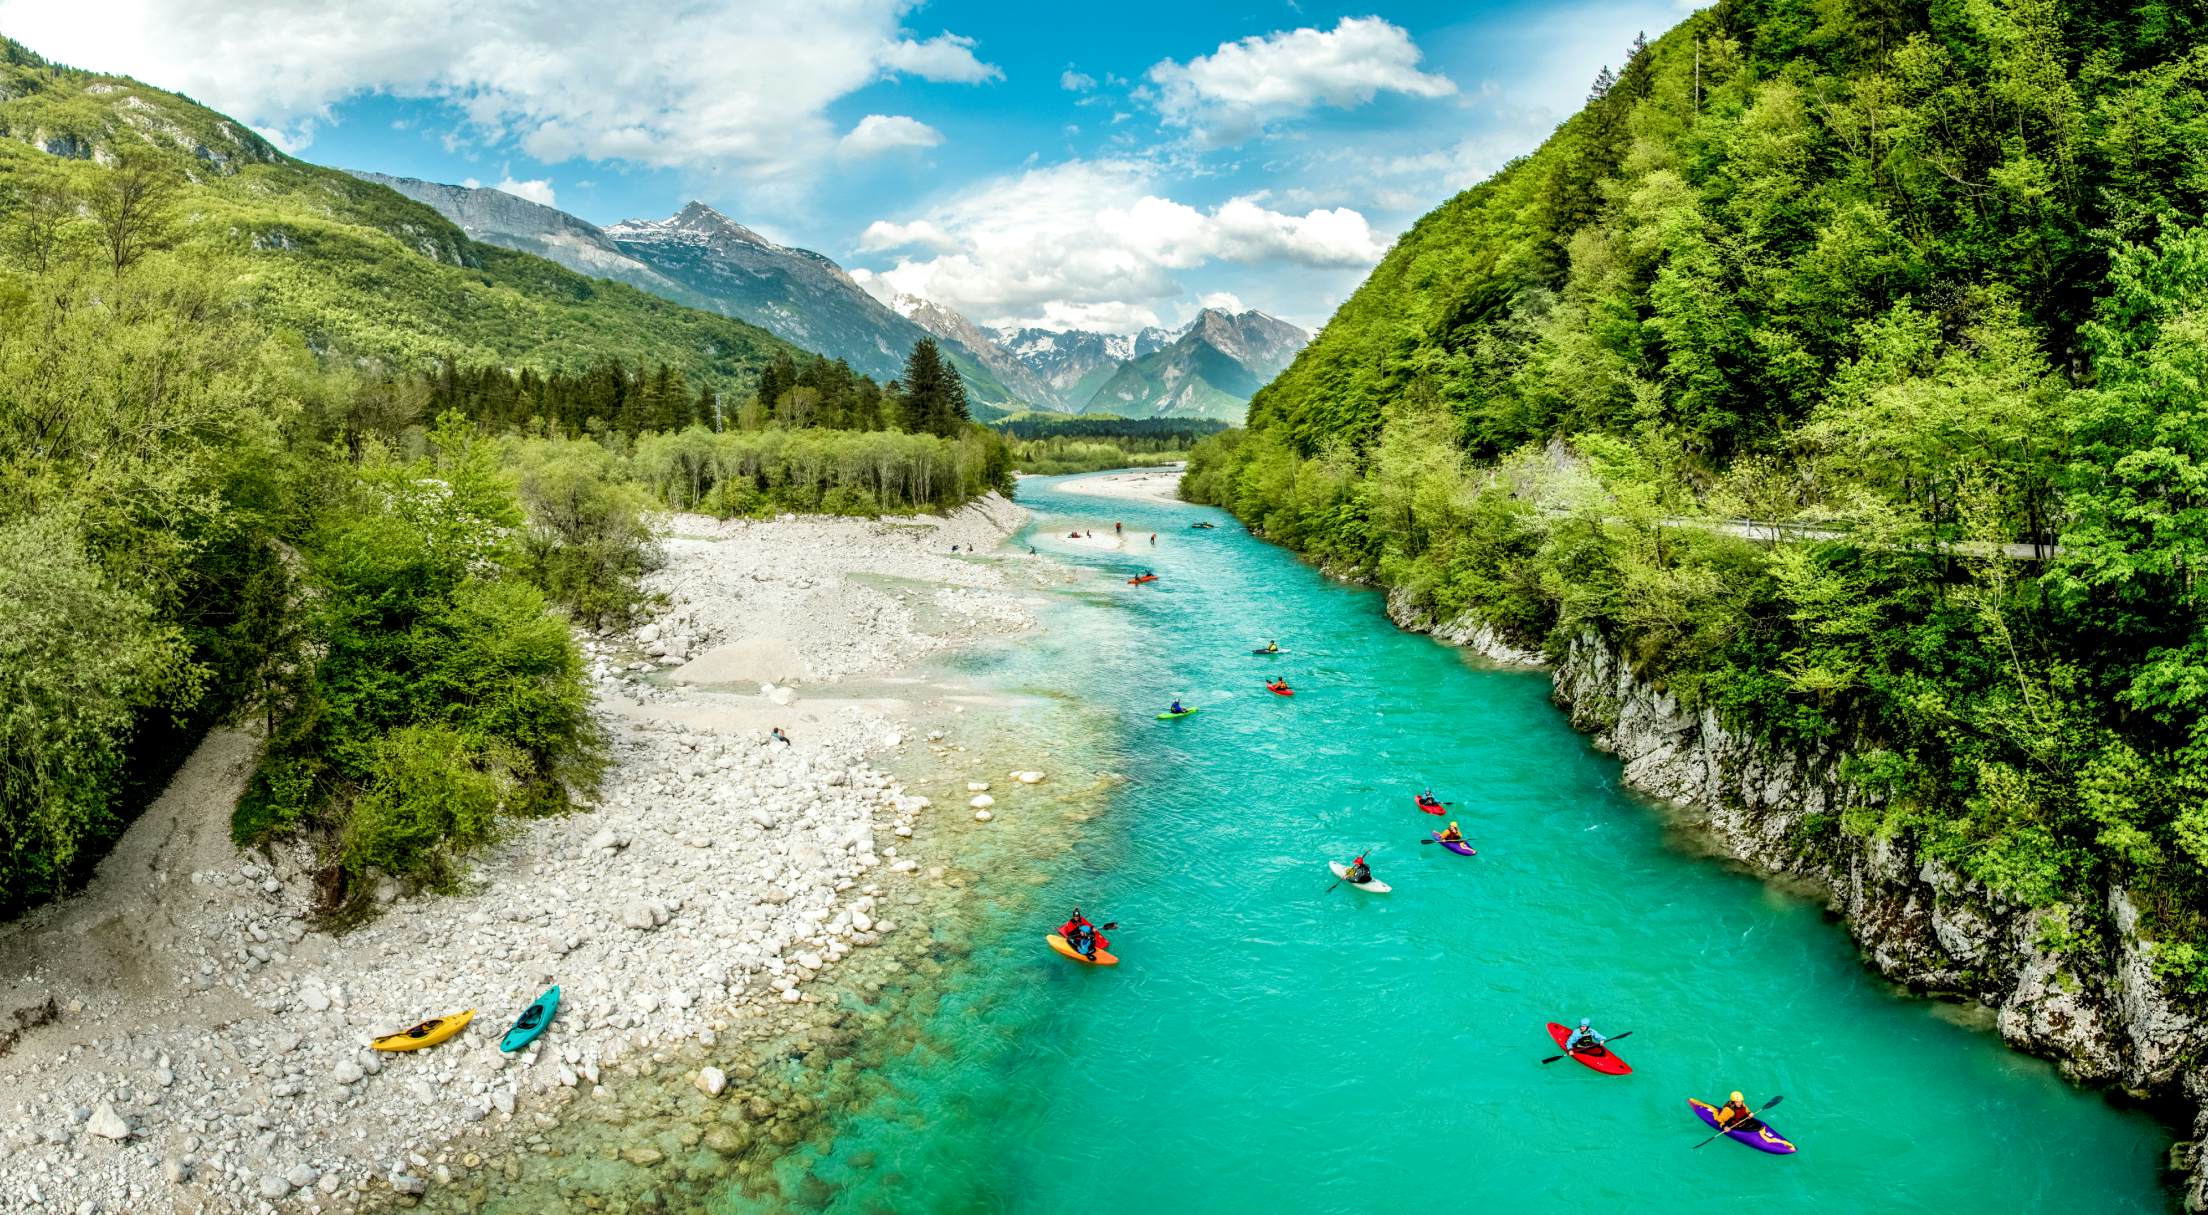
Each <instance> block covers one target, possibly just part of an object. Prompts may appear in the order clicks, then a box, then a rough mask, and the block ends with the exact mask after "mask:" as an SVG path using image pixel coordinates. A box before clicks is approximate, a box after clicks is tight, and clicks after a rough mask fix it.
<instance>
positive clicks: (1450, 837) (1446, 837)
mask: <svg viewBox="0 0 2208 1215" xmlns="http://www.w3.org/2000/svg"><path fill="white" fill-rule="evenodd" d="M1441 842H1442V843H1444V844H1461V843H1463V842H1464V832H1462V831H1459V830H1457V824H1456V820H1454V819H1451V820H1450V822H1449V829H1448V830H1447V831H1444V832H1442V833H1441ZM1579 1024H1580V1027H1581V1028H1582V1029H1584V1028H1586V1025H1587V1022H1585V1021H1581V1022H1580V1023H1579ZM1595 1041H1597V1042H1600V1041H1602V1035H1600V1034H1597V1035H1595Z"/></svg>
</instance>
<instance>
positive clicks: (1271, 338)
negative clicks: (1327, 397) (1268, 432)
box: [1080, 308, 1311, 423]
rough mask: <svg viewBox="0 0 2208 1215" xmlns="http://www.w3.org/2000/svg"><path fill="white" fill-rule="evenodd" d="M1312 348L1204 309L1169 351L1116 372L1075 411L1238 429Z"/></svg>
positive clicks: (1286, 328) (1258, 319) (1282, 331)
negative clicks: (1276, 380) (1255, 400)
mask: <svg viewBox="0 0 2208 1215" xmlns="http://www.w3.org/2000/svg"><path fill="white" fill-rule="evenodd" d="M1310 340H1311V335H1309V334H1307V333H1305V332H1304V331H1303V330H1302V329H1299V328H1297V327H1296V326H1294V325H1291V324H1289V323H1288V322H1286V321H1283V320H1280V319H1279V318H1277V317H1271V316H1267V315H1266V314H1264V313H1262V312H1256V311H1251V312H1241V313H1231V312H1226V311H1223V310H1221V309H1217V308H1206V309H1204V310H1203V311H1202V312H1200V313H1198V314H1197V316H1196V319H1195V320H1193V321H1191V322H1189V324H1188V326H1187V328H1185V329H1182V330H1181V331H1180V332H1179V333H1178V334H1177V335H1176V336H1175V337H1174V338H1173V340H1172V342H1171V343H1169V344H1167V345H1164V346H1162V347H1159V348H1157V349H1154V350H1150V351H1148V352H1146V353H1143V354H1140V355H1138V356H1136V357H1135V358H1133V359H1130V360H1128V361H1127V362H1125V363H1122V364H1120V366H1119V368H1118V369H1117V370H1116V371H1114V372H1113V373H1112V375H1111V376H1110V378H1108V379H1106V380H1105V381H1104V382H1103V383H1101V384H1099V385H1098V386H1097V388H1096V390H1095V391H1094V392H1092V393H1091V394H1090V396H1089V399H1088V400H1086V401H1084V402H1082V404H1081V406H1080V409H1081V412H1083V413H1109V414H1118V415H1120V416H1122V417H1130V418H1147V417H1180V418H1214V419H1217V420H1219V421H1223V422H1236V423H1239V422H1240V421H1241V420H1242V415H1243V412H1244V411H1245V410H1246V409H1247V408H1248V407H1249V403H1250V398H1251V397H1252V396H1254V395H1255V394H1256V393H1257V390H1258V389H1260V388H1262V387H1264V386H1265V384H1266V382H1267V381H1269V380H1271V379H1272V378H1273V377H1274V376H1276V375H1278V374H1280V372H1281V371H1282V370H1283V369H1285V368H1286V367H1287V366H1288V364H1289V363H1291V362H1293V361H1294V360H1295V357H1296V352H1297V351H1299V350H1302V349H1303V348H1304V346H1305V345H1306V344H1307V343H1308V342H1309V341H1310Z"/></svg>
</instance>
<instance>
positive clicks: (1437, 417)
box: [1184, 0, 2208, 997]
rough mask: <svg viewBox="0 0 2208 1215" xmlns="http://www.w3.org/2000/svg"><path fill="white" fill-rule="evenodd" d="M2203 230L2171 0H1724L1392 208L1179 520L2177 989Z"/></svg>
mask: <svg viewBox="0 0 2208 1215" xmlns="http://www.w3.org/2000/svg"><path fill="white" fill-rule="evenodd" d="M2204 201H2208V7H2204V6H2202V5H2200V4H2197V3H2143V4H2137V3H2123V4H2116V3H2051V2H2048V0H1938V2H1935V3H1929V4H1927V3H1910V2H1905V0H1894V2H1881V3H1864V4H1829V3H1819V2H1813V0H1726V2H1724V3H1720V4H1718V5H1716V6H1715V7H1713V8H1711V9H1708V10H1706V11H1704V12H1701V13H1698V14H1696V15H1694V16H1693V17H1691V18H1689V19H1688V20H1686V21H1685V22H1684V23H1683V24H1682V25H1680V26H1679V27H1678V28H1677V29H1675V30H1673V31H1672V32H1670V33H1669V34H1667V35H1665V36H1664V37H1663V38H1662V39H1660V40H1659V41H1657V42H1656V43H1654V44H1653V45H1647V46H1636V47H1635V48H1633V51H1632V53H1631V54H1630V56H1629V57H1628V58H1627V59H1626V61H1625V62H1624V65H1623V67H1622V68H1620V69H1619V70H1617V71H1616V72H1614V73H1613V72H1610V71H1607V70H1606V71H1605V72H1604V74H1603V76H1602V78H1601V79H1599V80H1597V81H1596V82H1595V86H1594V89H1593V93H1592V95H1591V96H1590V98H1589V100H1588V103H1587V105H1586V107H1585V109H1583V110H1582V111H1581V112H1580V113H1579V114H1577V115H1576V116H1574V117H1573V118H1572V119H1570V120H1569V121H1568V122H1566V123H1565V124H1564V125H1563V126H1562V127H1561V128H1560V129H1559V130H1558V131H1557V132H1556V134H1555V135H1554V136H1553V137H1552V138H1551V139H1550V140H1549V141H1548V142H1547V143H1546V144H1544V145H1543V146H1542V147H1541V148H1540V149H1539V150H1538V151H1537V152H1535V153H1534V154H1533V155H1531V156H1529V157H1527V158H1525V159H1523V160H1520V161H1518V162H1516V163H1514V164H1512V165H1511V166H1509V167H1508V168H1507V169H1505V170H1504V171H1502V172H1501V173H1499V174H1497V175H1496V176H1495V177H1494V178H1492V179H1491V180H1489V181H1487V182H1484V183H1482V184H1480V185H1478V186H1477V187H1475V188H1473V189H1471V190H1468V191H1466V192H1465V193H1463V194H1461V195H1459V196H1457V197H1456V198H1454V199H1451V200H1450V201H1448V202H1447V203H1445V204H1444V205H1442V206H1441V207H1440V208H1439V209H1437V210H1435V211H1434V212H1433V213H1431V214H1429V215H1427V216H1426V217H1425V218H1424V219H1422V220H1420V221H1419V222H1418V224H1417V225H1415V226H1414V227H1413V228H1412V229H1411V231H1409V232H1408V233H1406V234H1405V235H1404V236H1403V237H1402V238H1401V240H1400V241H1399V242H1398V243H1397V245H1396V246H1395V248H1394V249H1393V250H1392V251H1391V252H1390V253H1389V254H1388V256H1387V258H1386V259H1385V260H1384V261H1383V263H1382V264H1381V265H1380V266H1379V268H1378V269H1377V270H1375V271H1374V273H1373V274H1372V276H1371V278H1370V279H1369V280H1368V281H1367V282H1366V283H1365V284H1364V286H1363V287H1362V288H1361V289H1360V290H1359V291H1358V292H1357V293H1356V294H1355V295H1354V296H1353V297H1352V298H1351V299H1350V300H1349V301H1348V302H1347V303H1345V304H1344V305H1343V307H1342V308H1341V310H1340V311H1339V313H1338V314H1337V315H1336V316H1335V317H1334V318H1333V320H1332V321H1331V322H1330V323H1329V324H1328V325H1327V327H1326V328H1325V330H1324V331H1323V332H1322V333H1321V334H1320V335H1319V337H1318V338H1317V339H1316V340H1315V341H1314V342H1313V343H1312V345H1311V346H1310V347H1309V348H1308V349H1307V350H1306V351H1305V352H1304V353H1303V354H1302V355H1301V357H1299V358H1298V359H1297V360H1296V362H1295V364H1294V365H1293V366H1292V367H1291V368H1290V369H1289V370H1288V371H1287V372H1285V373H1284V374H1282V375H1281V376H1280V377H1279V378H1278V379H1277V380H1275V381H1274V382H1273V383H1272V384H1270V385H1269V386H1267V387H1266V388H1265V389H1264V390H1263V391H1262V392H1261V393H1260V394H1259V395H1258V396H1257V397H1256V399H1255V400H1254V401H1253V403H1252V406H1251V410H1250V421H1249V427H1248V430H1247V431H1246V432H1231V433H1229V434H1228V435H1225V436H1221V437H1220V438H1218V439H1213V440H1208V441H1207V442H1206V443H1205V444H1204V445H1202V446H1201V447H1200V448H1199V449H1198V452H1197V455H1196V460H1195V463H1194V466H1193V468H1192V471H1191V473H1190V474H1189V477H1188V479H1187V482H1186V484H1185V486H1184V489H1185V492H1187V493H1188V494H1189V495H1190V496H1192V497H1195V498H1198V499H1200V500H1205V501H1211V502H1217V503H1221V504H1224V505H1226V506H1228V507H1230V508H1231V509H1233V510H1234V511H1236V512H1237V513H1239V514H1240V515H1241V516H1242V517H1243V518H1245V519H1247V520H1249V521H1250V522H1251V523H1252V524H1253V525H1255V526H1257V527H1258V528H1260V529H1261V530H1262V531H1263V532H1264V533H1265V534H1267V535H1269V536H1271V537H1273V538H1275V539H1278V540H1280V541H1282V542H1284V543H1287V544H1290V545H1293V546H1296V547H1298V548H1300V549H1301V550H1303V551H1305V552H1307V553H1308V554H1310V555H1311V556H1312V557H1313V558H1314V559H1316V560H1318V561H1321V562H1323V563H1325V564H1327V565H1329V566H1331V567H1334V568H1337V569H1341V570H1344V571H1350V572H1355V573H1357V574H1361V575H1364V576H1368V577H1373V578H1377V579H1379V580H1381V581H1383V582H1385V583H1387V584H1389V585H1390V586H1391V587H1393V588H1395V589H1396V591H1397V593H1398V595H1399V597H1400V599H1399V602H1400V603H1403V604H1404V605H1405V606H1406V607H1407V609H1408V610H1409V611H1410V612H1411V613H1412V614H1420V615H1428V616H1431V617H1433V618H1438V619H1445V620H1446V619H1453V618H1463V617H1467V616H1469V617H1470V618H1471V619H1475V620H1479V621H1484V622H1487V623H1489V624H1492V625H1494V626H1496V627H1497V628H1499V629H1500V630H1501V631H1502V632H1503V633H1504V634H1505V635H1506V636H1507V637H1509V638H1511V639H1513V640H1514V641H1516V642H1517V643H1518V644H1522V645H1530V646H1535V647H1541V646H1547V647H1551V648H1552V649H1554V648H1556V647H1560V646H1562V645H1563V644H1565V643H1567V642H1568V641H1569V640H1570V639H1571V638H1574V637H1577V636H1579V635H1581V634H1583V633H1585V632H1587V631H1590V630H1591V631H1594V632H1597V633H1599V634H1601V635H1602V636H1604V637H1606V638H1607V639H1609V640H1610V641H1611V643H1613V644H1614V645H1616V646H1618V647H1619V648H1621V649H1622V650H1623V651H1624V652H1625V653H1626V654H1627V655H1628V656H1629V657H1630V658H1631V660H1632V661H1633V662H1634V663H1636V664H1637V665H1638V667H1639V670H1640V673H1641V675H1642V677H1643V678H1644V679H1646V680H1649V681H1653V682H1655V683H1656V684H1658V685H1659V686H1662V687H1664V688H1666V689H1668V690H1670V691H1672V692H1674V693H1676V694H1677V695H1678V696H1680V697H1681V698H1683V699H1684V700H1685V701H1686V702H1687V703H1688V704H1689V705H1690V706H1707V707H1710V708H1713V709H1715V710H1716V712H1717V713H1718V714H1719V716H1720V718H1721V719H1722V720H1723V721H1724V722H1725V723H1726V725H1727V726H1728V727H1729V728H1733V729H1736V730H1742V731H1746V732H1749V733H1751V734H1753V735H1755V736H1758V737H1761V738H1763V739H1765V740H1767V741H1769V742H1771V743H1775V744H1780V745H1783V746H1787V747H1791V748H1797V749H1800V750H1803V751H1806V752H1811V753H1816V752H1819V751H1820V750H1821V749H1824V748H1831V749H1832V752H1834V753H1846V754H1848V755H1850V756H1851V757H1852V758H1851V759H1850V760H1849V762H1848V763H1847V765H1846V769H1845V770H1846V772H1847V774H1848V775H1849V776H1850V777H1851V778H1852V779H1853V780H1854V781H1855V783H1856V785H1857V788H1858V790H1859V793H1860V796H1859V797H1858V798H1857V799H1856V800H1855V804H1854V806H1853V808H1852V809H1851V810H1849V812H1848V813H1847V814H1846V815H1844V816H1840V817H1839V818H1837V819H1836V818H1834V817H1833V816H1829V815H1828V816H1823V817H1822V818H1821V819H1820V820H1818V824H1817V830H1818V831H1821V832H1827V833H1838V832H1846V833H1852V834H1855V835H1859V836H1870V835H1889V836H1896V837H1901V838H1906V839H1907V840H1909V841H1911V842H1912V843H1914V844H1915V845H1916V846H1917V847H1918V848H1919V850H1920V852H1921V854H1922V855H1925V856H1927V857H1930V858H1932V859H1936V860H1939V861H1941V862H1943V863H1945V864H1947V865H1950V866H1952V867H1953V868H1954V869H1955V870H1956V871H1958V872H1960V873H1962V874H1964V875H1965V876H1966V877H1967V878H1969V879H1974V880H1976V881H1979V882H1983V883H1984V884H1985V885H1986V887H1988V888H1989V889H1991V890H1992V891H1993V892H1994V893H1995V894H1996V895H1997V896H1999V897H2001V898H2003V899H2005V900H2008V901H2010V902H2013V903H2018V904H2022V905H2025V906H2029V907H2036V908H2041V909H2044V911H2043V914H2042V915H2041V916H2040V918H2039V931H2040V933H2041V937H2042V942H2043V943H2044V944H2046V945H2048V946H2050V947H2053V948H2056V949H2058V950H2059V949H2069V948H2092V947H2094V942H2096V941H2098V940H2104V939H2105V934H2107V933H2108V932H2110V931H2111V929H2110V926H2109V923H2108V918H2107V917H2108V915H2109V913H2108V910H2107V908H2108V906H2109V901H2110V900H2109V898H2108V895H2107V892H2108V891H2109V890H2110V889H2112V888H2118V887H2120V888H2123V889H2125V890H2128V891H2129V892H2130V898H2132V899H2133V900H2136V901H2137V902H2138V903H2139V905H2140V906H2141V907H2142V909H2143V910H2142V919H2141V922H2140V925H2139V931H2140V932H2142V933H2144V934H2145V935H2146V936H2147V937H2148V938H2149V939H2151V940H2153V941H2154V942H2155V944H2154V945H2153V947H2152V955H2153V957H2154V960H2155V965H2156V968H2157V970H2158V971H2159V973H2160V974H2161V976H2162V977H2163V979H2164V980H2165V981H2167V982H2168V983H2170V984H2171V985H2172V986H2173V987H2175V988H2177V989H2180V990H2189V991H2190V992H2192V993H2193V994H2194V995H2195V996H2196V997H2198V996H2208V918H2204V911H2208V713H2204V709H2208V701H2204V700H2203V697H2202V690H2203V689H2204V688H2208V616H2204V608H2208V596H2204V594H2203V590H2202V586H2201V580H2200V577H2199V571H2200V569H2201V568H2202V565H2203V562H2204V560H2208V519H2204V516H2203V514H2202V507H2201V502H2200V493H2201V491H2200V482H2201V480H2202V478H2203V473H2202V468H2203V461H2208V231H2204V230H2203V228H2202V226H2201V224H2202V208H2203V205H2204ZM1740 518H1755V519H1765V520H1771V519H1776V520H1785V521H1792V522H1794V523H1797V524H1800V525H1802V526H1800V527H1798V528H1797V529H1796V530H1795V531H1794V532H1793V533H1792V536H1793V538H1792V539H1790V540H1787V541H1784V542H1779V543H1769V542H1763V543H1757V542H1751V541H1750V540H1747V539H1743V538H1740V537H1739V536H1737V535H1735V534H1732V533H1731V532H1729V531H1728V529H1727V528H1726V527H1725V526H1723V524H1724V523H1725V521H1727V520H1734V519H1740ZM1734 530H1738V529H1734ZM1834 838H1837V837H1834ZM1796 843H1797V844H1798V846H1799V847H1801V848H1803V849H1808V850H1814V849H1816V848H1818V847H1820V846H1821V842H1820V839H1818V838H1804V839H1801V840H1798V841H1796Z"/></svg>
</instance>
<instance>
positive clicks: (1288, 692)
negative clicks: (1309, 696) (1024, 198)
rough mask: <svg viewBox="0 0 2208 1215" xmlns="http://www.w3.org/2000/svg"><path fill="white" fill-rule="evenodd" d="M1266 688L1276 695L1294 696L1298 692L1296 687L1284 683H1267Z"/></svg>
mask: <svg viewBox="0 0 2208 1215" xmlns="http://www.w3.org/2000/svg"><path fill="white" fill-rule="evenodd" d="M1265 690H1266V691H1268V692H1271V693H1272V694H1273V695H1275V696H1294V695H1295V694H1296V690H1295V689H1294V688H1291V687H1289V686H1288V685H1287V684H1284V683H1269V684H1266V685H1265Z"/></svg>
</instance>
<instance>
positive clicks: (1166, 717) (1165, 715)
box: [1158, 709, 1196, 721]
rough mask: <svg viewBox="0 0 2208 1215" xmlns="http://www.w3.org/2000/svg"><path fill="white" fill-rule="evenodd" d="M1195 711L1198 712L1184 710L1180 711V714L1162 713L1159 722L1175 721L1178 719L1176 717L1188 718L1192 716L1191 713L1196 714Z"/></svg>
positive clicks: (1159, 715)
mask: <svg viewBox="0 0 2208 1215" xmlns="http://www.w3.org/2000/svg"><path fill="white" fill-rule="evenodd" d="M1195 711H1196V710H1194V709H1183V710H1181V711H1180V712H1178V713H1160V714H1158V720H1159V721H1171V720H1173V719H1174V718H1176V717H1187V716H1188V715H1190V714H1191V713H1194V712H1195Z"/></svg>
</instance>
